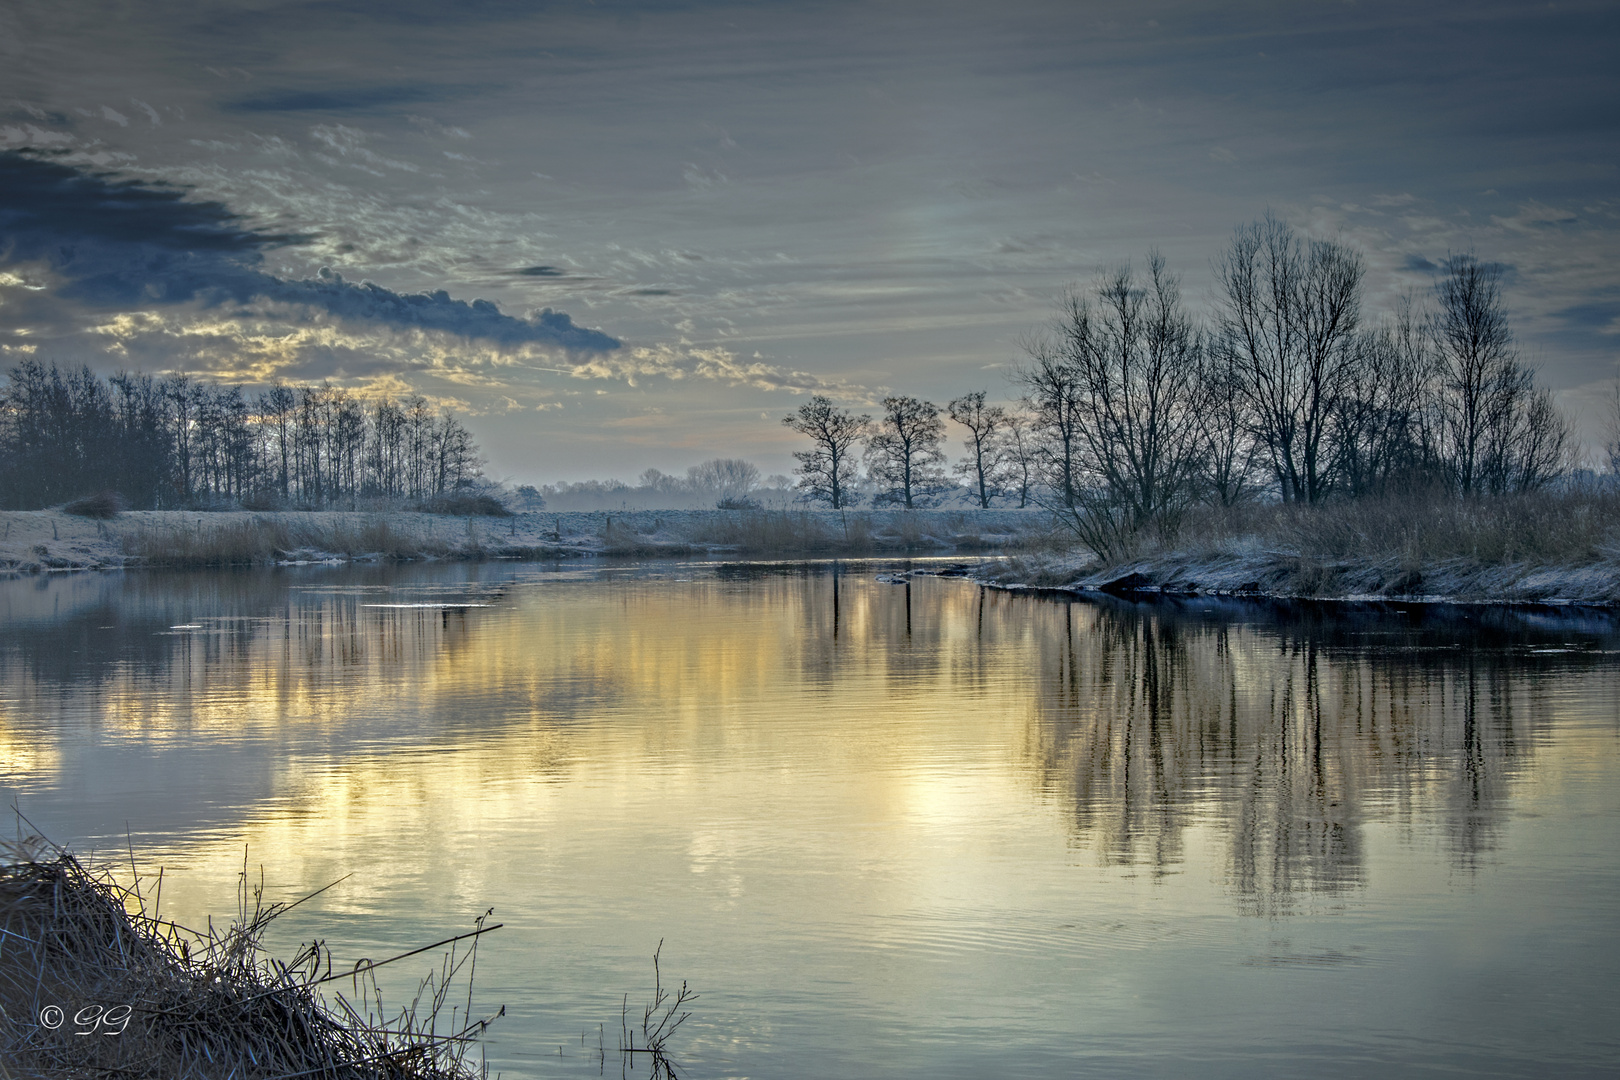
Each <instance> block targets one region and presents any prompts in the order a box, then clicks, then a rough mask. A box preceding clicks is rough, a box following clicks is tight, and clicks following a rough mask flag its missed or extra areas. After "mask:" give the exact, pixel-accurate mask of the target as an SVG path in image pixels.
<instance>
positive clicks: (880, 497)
mask: <svg viewBox="0 0 1620 1080" xmlns="http://www.w3.org/2000/svg"><path fill="white" fill-rule="evenodd" d="M944 437H945V422H944V421H943V420H941V419H940V418H939V406H938V405H935V404H934V403H933V402H931V401H923V400H921V399H920V398H914V397H886V398H884V399H883V417H882V419H880V420H879V421H878V424H877V427H876V428H875V430H873V431H872V432H871V433H870V434H869V435H868V436H867V438H866V473H867V475H868V476H869V477H870V478H871V479H872V481H873V482H874V483H875V484H876V485H877V487H878V490H877V494H876V496H875V500H874V501H876V502H888V503H899V504H900V505H901V506H904V507H905V508H906V509H907V510H911V509H914V508H915V507H916V506H917V504H918V503H924V504H926V501H927V500H928V499H929V497H931V496H933V495H935V494H937V493H938V492H939V490H940V489H941V488H942V487H944V484H945V474H944V473H943V472H942V471H941V470H940V464H941V463H942V462H943V461H944V460H945V452H944V451H943V450H941V449H940V447H939V444H940V440H942V439H944Z"/></svg>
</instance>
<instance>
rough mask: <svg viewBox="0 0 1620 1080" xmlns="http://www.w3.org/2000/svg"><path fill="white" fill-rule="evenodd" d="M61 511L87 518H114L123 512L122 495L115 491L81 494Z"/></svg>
mask: <svg viewBox="0 0 1620 1080" xmlns="http://www.w3.org/2000/svg"><path fill="white" fill-rule="evenodd" d="M62 512H63V513H66V514H73V515H76V516H78V517H87V518H103V519H105V518H115V517H117V516H118V515H119V514H121V513H123V512H124V497H123V496H122V495H120V494H118V492H116V491H110V490H109V491H98V492H96V493H95V494H94V495H81V496H79V497H78V498H77V499H74V500H73V501H72V502H70V503H67V504H66V505H65V506H63V507H62Z"/></svg>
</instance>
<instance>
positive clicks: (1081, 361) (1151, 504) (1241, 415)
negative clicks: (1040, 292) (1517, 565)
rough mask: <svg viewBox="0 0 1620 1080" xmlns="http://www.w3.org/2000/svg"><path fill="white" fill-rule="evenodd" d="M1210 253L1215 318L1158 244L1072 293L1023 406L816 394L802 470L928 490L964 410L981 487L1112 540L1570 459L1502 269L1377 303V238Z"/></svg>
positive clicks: (845, 484) (1279, 230) (1250, 243)
mask: <svg viewBox="0 0 1620 1080" xmlns="http://www.w3.org/2000/svg"><path fill="white" fill-rule="evenodd" d="M1214 269H1215V295H1214V303H1213V305H1212V308H1213V310H1212V311H1211V312H1210V313H1209V314H1208V315H1207V316H1204V317H1199V316H1198V315H1195V314H1194V313H1193V312H1192V311H1190V310H1189V309H1188V308H1187V306H1186V304H1185V302H1184V301H1183V298H1182V295H1181V290H1180V285H1179V281H1178V279H1177V278H1176V277H1175V275H1173V274H1172V273H1170V271H1169V269H1168V267H1167V266H1166V263H1165V260H1164V259H1163V257H1162V256H1160V255H1158V254H1157V253H1150V254H1149V256H1148V259H1147V264H1146V266H1145V268H1144V269H1143V270H1142V271H1138V270H1137V269H1136V268H1134V267H1132V266H1130V265H1123V266H1119V267H1116V268H1113V269H1110V270H1107V271H1104V272H1103V273H1101V274H1100V275H1099V276H1098V278H1097V280H1096V281H1095V282H1094V283H1093V284H1092V285H1091V286H1090V287H1089V288H1085V289H1070V290H1069V291H1067V292H1066V293H1065V294H1064V296H1063V298H1062V300H1061V302H1060V304H1059V310H1058V313H1057V315H1056V317H1055V318H1054V319H1053V321H1052V323H1051V324H1050V325H1049V326H1048V327H1046V328H1045V329H1044V330H1043V331H1041V332H1038V333H1036V334H1033V335H1031V336H1030V337H1029V338H1028V339H1027V340H1025V341H1024V342H1023V343H1022V351H1023V353H1024V358H1023V361H1022V362H1021V364H1020V365H1019V366H1018V368H1017V369H1016V372H1015V374H1014V376H1013V379H1014V383H1015V386H1016V390H1017V392H1018V402H1017V404H1015V405H1013V406H1012V407H1007V406H1001V405H993V404H987V403H986V394H985V392H974V393H970V394H966V395H964V396H962V397H960V398H957V399H955V400H953V401H951V402H950V403H948V404H947V405H946V406H944V407H943V408H942V407H940V406H938V405H935V404H933V403H931V402H927V401H923V400H920V399H917V398H913V397H904V396H892V397H886V398H884V399H883V402H882V414H881V415H880V416H879V417H877V418H876V419H875V420H874V419H873V418H872V417H871V416H870V415H864V414H863V415H856V414H854V413H853V412H851V411H850V410H848V409H842V408H839V407H837V406H836V405H835V404H834V403H833V402H832V401H831V400H830V399H829V398H826V397H822V396H817V397H814V398H812V399H811V400H810V401H808V402H807V403H805V404H804V405H803V406H801V407H800V408H799V410H798V411H797V412H795V413H794V414H793V415H791V416H788V417H786V418H785V419H784V421H783V422H784V423H786V424H787V425H788V426H789V427H791V428H793V429H794V430H796V431H798V432H800V433H802V434H804V435H807V436H809V438H810V440H811V449H809V450H806V451H801V452H799V453H797V454H796V457H797V458H798V461H799V467H798V470H797V472H798V478H799V479H798V486H799V489H800V490H801V491H802V492H803V494H804V495H805V497H807V498H810V499H813V500H818V501H822V502H825V503H827V504H829V505H831V506H833V507H835V508H837V507H842V506H848V505H852V503H853V500H854V499H855V498H858V497H859V492H858V489H859V488H865V489H867V490H868V491H869V493H870V495H871V497H872V499H873V501H874V502H875V503H878V504H893V505H900V506H906V507H912V506H918V505H928V503H929V501H930V500H931V499H933V498H934V497H935V496H936V494H937V493H938V492H941V491H943V490H945V489H946V488H947V487H948V486H949V485H948V481H947V478H946V471H945V463H946V459H945V453H944V451H943V449H942V445H941V444H942V442H943V439H944V434H945V427H944V418H945V417H949V418H950V419H951V420H954V421H956V422H957V423H958V424H960V425H962V426H963V427H964V428H965V429H966V430H967V432H968V438H967V440H966V441H965V443H964V447H965V449H966V450H967V454H966V456H965V457H964V458H963V459H961V460H960V461H959V462H958V463H956V465H955V466H954V470H953V471H954V472H955V474H956V476H957V477H958V478H960V479H961V480H962V481H963V482H965V483H966V485H967V486H968V487H969V488H970V489H971V490H972V492H973V495H974V498H975V500H976V501H977V502H978V504H979V505H980V506H983V507H989V506H991V505H992V504H993V503H999V504H1001V505H1013V506H1028V505H1030V504H1032V503H1034V504H1037V505H1041V506H1044V507H1047V508H1049V509H1053V510H1056V511H1059V512H1060V513H1061V514H1062V515H1063V516H1064V518H1065V520H1066V521H1067V522H1069V523H1070V524H1071V526H1072V527H1074V528H1075V529H1076V530H1077V531H1078V532H1079V534H1080V537H1081V539H1082V540H1083V541H1084V542H1085V543H1087V545H1088V546H1090V547H1092V548H1093V549H1094V550H1096V551H1098V552H1099V553H1102V554H1110V553H1115V552H1118V551H1120V550H1123V548H1124V547H1125V546H1127V545H1128V544H1129V543H1130V542H1131V538H1132V537H1135V536H1137V535H1139V534H1140V533H1141V532H1142V530H1143V529H1145V528H1149V527H1162V526H1164V525H1167V524H1172V525H1173V523H1174V522H1175V520H1176V519H1177V518H1178V517H1179V515H1180V514H1181V513H1182V512H1183V511H1184V510H1186V509H1187V508H1188V507H1190V506H1192V505H1194V504H1196V503H1200V502H1205V503H1215V504H1221V505H1231V504H1234V503H1238V502H1241V501H1243V500H1245V499H1249V498H1263V497H1269V498H1271V499H1275V500H1280V501H1282V502H1289V503H1319V502H1322V501H1324V500H1328V499H1339V498H1359V497H1364V496H1369V495H1379V494H1386V493H1393V492H1397V491H1401V492H1411V491H1419V490H1421V491H1432V492H1434V493H1436V494H1440V493H1448V494H1450V495H1455V496H1460V497H1471V496H1477V495H1489V494H1503V493H1507V492H1514V491H1526V490H1533V489H1535V488H1539V487H1543V486H1545V485H1547V484H1549V483H1551V482H1552V481H1553V480H1554V479H1555V478H1557V477H1558V476H1560V475H1561V474H1562V473H1564V472H1565V471H1566V470H1567V468H1568V465H1569V458H1570V455H1571V452H1572V450H1573V437H1572V433H1571V429H1570V426H1569V423H1568V421H1567V420H1566V419H1565V417H1564V416H1563V415H1562V414H1561V413H1560V412H1559V410H1558V408H1557V407H1556V405H1555V404H1554V402H1553V400H1552V394H1551V391H1550V390H1548V389H1546V388H1545V387H1541V386H1538V385H1537V383H1536V380H1535V375H1534V371H1533V369H1532V368H1530V367H1529V366H1528V365H1527V364H1526V363H1525V362H1524V361H1523V359H1522V358H1521V356H1520V354H1519V352H1518V350H1517V348H1516V347H1515V345H1514V341H1513V335H1512V332H1511V328H1510V326H1509V322H1508V317H1507V313H1506V308H1505V304H1504V300H1503V295H1502V276H1503V274H1502V269H1501V268H1500V267H1498V266H1495V265H1493V264H1490V263H1486V262H1481V261H1480V260H1478V259H1477V258H1475V257H1474V256H1473V255H1471V254H1464V255H1456V256H1453V257H1451V258H1450V259H1448V260H1447V261H1446V263H1445V264H1444V265H1443V267H1442V268H1441V273H1440V275H1439V277H1438V279H1437V281H1436V284H1435V286H1434V288H1433V290H1432V292H1431V293H1430V294H1428V295H1426V296H1425V295H1414V294H1408V295H1407V296H1405V297H1403V298H1402V299H1401V300H1400V302H1399V303H1398V304H1397V305H1396V306H1395V309H1394V310H1393V311H1390V312H1387V313H1383V314H1382V315H1381V316H1380V317H1377V318H1369V317H1368V316H1367V314H1366V312H1365V311H1364V310H1363V303H1364V296H1363V292H1364V279H1365V265H1364V262H1363V259H1362V257H1361V255H1360V254H1359V253H1358V252H1357V251H1355V250H1354V249H1353V248H1351V247H1349V246H1348V245H1346V244H1344V243H1342V242H1339V241H1336V240H1320V239H1314V238H1310V237H1305V236H1302V235H1300V234H1299V233H1297V232H1296V231H1295V230H1294V229H1293V228H1292V227H1290V226H1289V225H1288V224H1287V223H1286V222H1284V221H1281V220H1279V219H1277V218H1275V217H1272V216H1270V215H1268V216H1267V217H1265V218H1263V219H1261V220H1259V221H1256V222H1254V223H1252V224H1250V225H1246V226H1243V227H1240V228H1239V229H1237V230H1236V232H1235V235H1234V236H1233V239H1232V241H1231V243H1230V244H1229V245H1228V246H1227V248H1226V249H1225V250H1224V251H1223V252H1221V254H1220V255H1219V256H1218V257H1217V259H1216V260H1215V265H1214ZM862 466H864V467H865V477H864V482H863V481H862V479H861V471H860V470H861V467H862Z"/></svg>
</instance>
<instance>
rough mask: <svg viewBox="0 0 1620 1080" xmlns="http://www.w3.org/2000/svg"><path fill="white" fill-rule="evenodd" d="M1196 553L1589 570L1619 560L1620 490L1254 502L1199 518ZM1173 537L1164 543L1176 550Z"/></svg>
mask: <svg viewBox="0 0 1620 1080" xmlns="http://www.w3.org/2000/svg"><path fill="white" fill-rule="evenodd" d="M1178 532H1179V535H1180V536H1181V537H1183V538H1186V539H1189V540H1190V539H1192V538H1194V537H1196V538H1197V540H1196V541H1195V543H1194V544H1193V545H1191V547H1192V548H1193V550H1198V549H1203V550H1206V551H1216V550H1224V549H1229V548H1231V547H1233V546H1234V545H1240V544H1249V545H1256V544H1257V545H1259V546H1261V547H1263V548H1266V549H1275V550H1281V551H1288V552H1290V553H1293V554H1295V555H1297V556H1299V557H1301V558H1305V559H1313V560H1322V561H1333V560H1346V559H1362V560H1365V559H1375V560H1376V559H1393V560H1396V561H1399V562H1401V563H1405V564H1414V565H1415V564H1433V563H1439V562H1446V561H1449V560H1467V561H1469V562H1472V563H1476V564H1479V565H1484V566H1506V565H1514V564H1530V565H1563V566H1581V565H1589V564H1592V563H1596V562H1602V561H1605V560H1613V559H1616V558H1620V491H1616V490H1613V489H1610V490H1581V489H1574V490H1568V491H1535V492H1524V493H1520V494H1513V495H1498V496H1490V497H1483V498H1471V499H1458V498H1447V497H1444V496H1439V495H1434V496H1427V495H1404V496H1391V497H1387V498H1381V499H1358V500H1356V501H1354V502H1340V503H1326V504H1320V505H1316V506H1302V505H1297V504H1296V505H1278V504H1271V505H1263V506H1262V505H1251V506H1242V507H1229V508H1210V509H1207V510H1204V511H1201V512H1198V513H1196V514H1193V515H1190V516H1189V518H1188V519H1187V520H1185V521H1184V522H1182V524H1181V528H1180V529H1179V530H1178ZM1175 543H1176V541H1175V539H1174V538H1170V539H1169V540H1168V541H1167V542H1166V543H1165V544H1164V546H1166V547H1172V546H1175Z"/></svg>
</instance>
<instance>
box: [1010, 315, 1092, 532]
mask: <svg viewBox="0 0 1620 1080" xmlns="http://www.w3.org/2000/svg"><path fill="white" fill-rule="evenodd" d="M1022 348H1023V350H1024V352H1025V354H1026V355H1027V356H1028V357H1029V363H1028V364H1027V365H1025V366H1022V367H1020V368H1018V369H1017V370H1016V371H1015V372H1014V374H1013V379H1014V380H1015V381H1016V382H1017V383H1018V384H1019V385H1020V386H1022V387H1023V389H1024V405H1025V406H1026V407H1027V408H1028V409H1029V413H1030V416H1029V428H1028V435H1029V438H1030V442H1031V443H1032V445H1033V448H1034V449H1035V450H1036V451H1037V458H1036V461H1037V464H1038V466H1039V472H1040V479H1041V481H1042V483H1043V484H1044V486H1045V487H1046V489H1047V490H1048V491H1050V492H1051V493H1052V499H1053V501H1054V502H1055V503H1056V505H1058V506H1061V507H1063V508H1065V509H1072V508H1073V507H1074V505H1075V501H1076V498H1077V496H1078V493H1079V489H1080V485H1081V482H1082V481H1081V478H1080V451H1081V445H1080V403H1079V394H1080V386H1079V380H1078V376H1077V373H1076V372H1075V370H1074V367H1073V365H1071V364H1070V363H1069V362H1068V359H1067V357H1065V355H1064V353H1063V349H1062V346H1061V345H1060V344H1059V342H1058V341H1055V340H1054V339H1053V338H1052V337H1051V336H1050V335H1040V336H1037V337H1032V338H1030V339H1029V340H1027V341H1025V342H1023V343H1022Z"/></svg>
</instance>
